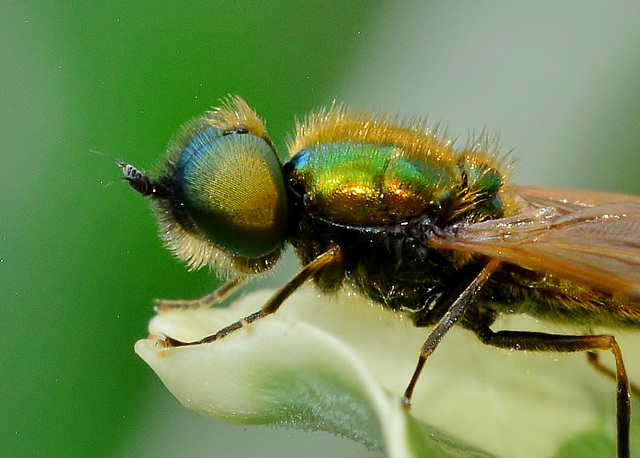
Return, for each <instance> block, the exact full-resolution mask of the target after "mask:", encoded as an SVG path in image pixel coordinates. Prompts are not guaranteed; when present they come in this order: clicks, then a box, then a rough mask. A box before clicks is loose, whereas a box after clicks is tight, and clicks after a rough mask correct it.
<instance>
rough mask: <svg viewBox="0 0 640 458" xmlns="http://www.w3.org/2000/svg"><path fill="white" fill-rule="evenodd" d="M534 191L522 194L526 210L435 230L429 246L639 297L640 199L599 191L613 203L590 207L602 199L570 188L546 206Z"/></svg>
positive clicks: (610, 291)
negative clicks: (581, 196) (582, 197)
mask: <svg viewBox="0 0 640 458" xmlns="http://www.w3.org/2000/svg"><path fill="white" fill-rule="evenodd" d="M526 189H527V190H528V189H531V188H526ZM536 191H537V193H536V195H535V196H533V197H530V195H529V194H527V193H526V192H524V193H522V195H521V197H522V198H523V199H524V201H525V205H524V206H525V207H527V206H528V207H529V209H528V210H527V211H526V213H523V214H521V215H518V216H515V217H510V218H502V219H497V220H490V221H485V222H482V223H477V224H471V225H467V226H459V227H453V228H451V229H447V230H444V231H438V232H436V233H435V234H434V236H433V238H432V239H431V240H430V244H431V245H432V246H434V247H435V248H439V249H450V250H460V251H467V252H468V251H471V252H474V253H479V254H483V255H486V256H489V257H491V258H495V259H499V260H500V261H503V262H507V263H510V264H515V265H518V266H521V267H525V268H527V269H532V270H536V271H541V272H547V273H550V274H554V275H558V276H560V277H563V278H567V279H569V280H572V281H575V282H577V283H581V284H585V285H588V286H590V287H593V288H595V289H597V290H600V291H603V292H607V293H610V294H613V295H616V296H621V297H627V298H628V299H631V300H634V301H638V300H640V199H639V198H637V197H635V196H623V195H620V194H603V195H605V196H607V197H608V198H613V199H614V201H613V202H608V203H603V204H599V205H593V206H589V205H590V203H592V202H601V201H602V199H604V198H603V197H602V196H600V195H599V193H588V194H589V196H588V197H587V198H586V199H585V200H580V199H578V198H577V197H578V193H577V192H575V191H570V192H569V193H570V194H571V195H572V197H571V198H569V199H568V200H564V199H560V198H559V195H558V194H553V195H551V196H550V197H549V198H548V199H547V202H549V205H547V206H545V205H544V203H545V199H544V196H543V194H542V190H541V189H539V188H537V189H536ZM554 191H557V190H554ZM627 199H628V201H625V200H627ZM558 202H560V203H559V204H558ZM585 202H589V203H585Z"/></svg>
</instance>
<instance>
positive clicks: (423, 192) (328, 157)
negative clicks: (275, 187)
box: [285, 142, 456, 226]
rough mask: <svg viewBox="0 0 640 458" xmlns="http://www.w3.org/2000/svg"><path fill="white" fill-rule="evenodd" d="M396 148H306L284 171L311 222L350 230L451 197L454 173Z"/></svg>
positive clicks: (413, 212) (345, 144)
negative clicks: (312, 218)
mask: <svg viewBox="0 0 640 458" xmlns="http://www.w3.org/2000/svg"><path fill="white" fill-rule="evenodd" d="M448 167H449V166H448V164H445V163H444V162H438V161H437V160H436V159H435V158H434V157H430V156H424V157H419V158H417V157H410V156H409V155H407V154H406V152H405V151H404V150H402V149H401V148H398V147H396V146H392V145H391V146H384V145H373V144H357V143H356V144H354V143H348V142H343V143H333V144H328V145H318V146H315V147H311V148H306V149H304V150H302V151H300V152H298V153H297V154H296V155H295V156H293V157H292V158H291V159H290V160H289V162H288V163H287V164H286V166H285V170H287V180H288V181H289V184H290V185H291V186H292V187H293V188H294V189H298V190H303V192H304V193H305V205H306V206H307V209H308V211H310V212H311V213H312V214H314V215H315V216H318V217H321V218H325V219H328V220H331V221H334V222H336V223H339V224H345V225H352V226H380V225H384V224H390V223H391V224H393V223H398V222H401V221H406V220H408V219H411V218H413V217H415V216H418V215H421V214H423V213H424V212H425V211H427V210H429V209H435V208H437V207H438V206H439V204H440V203H442V202H443V201H444V200H445V199H447V198H449V197H450V196H451V193H452V190H453V188H454V187H455V186H456V181H455V180H454V176H455V172H454V171H453V170H451V169H449V168H448Z"/></svg>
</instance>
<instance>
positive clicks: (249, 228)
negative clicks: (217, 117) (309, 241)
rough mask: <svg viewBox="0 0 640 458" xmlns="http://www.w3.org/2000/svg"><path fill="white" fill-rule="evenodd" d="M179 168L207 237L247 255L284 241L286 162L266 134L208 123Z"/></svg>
mask: <svg viewBox="0 0 640 458" xmlns="http://www.w3.org/2000/svg"><path fill="white" fill-rule="evenodd" d="M175 172H176V176H175V177H174V179H175V180H176V184H177V185H178V187H179V188H181V191H182V192H181V193H182V199H183V200H182V203H183V205H184V211H185V212H186V213H187V214H188V215H189V216H190V217H191V219H192V221H193V223H194V224H195V226H196V229H197V230H198V232H200V234H201V236H202V237H203V238H206V239H209V240H211V241H212V242H213V244H215V245H216V246H217V247H219V248H221V249H222V250H224V251H226V252H228V253H231V254H233V255H237V256H241V257H245V258H260V257H262V256H265V255H268V254H270V253H273V252H274V251H276V250H277V249H278V248H279V247H280V246H281V245H282V243H283V241H284V232H285V225H286V216H287V215H286V211H287V210H286V209H287V201H286V191H285V187H284V181H283V178H282V172H281V166H280V162H279V160H278V158H277V156H276V154H275V151H274V150H273V148H272V147H271V145H270V144H268V143H267V142H266V141H265V140H264V139H262V138H260V137H257V136H255V135H252V134H250V133H228V132H224V131H222V130H221V129H219V128H217V127H208V128H205V129H204V130H202V131H201V132H199V133H198V134H197V135H195V137H193V139H192V140H191V141H190V142H189V143H188V144H187V145H186V146H185V148H184V149H183V150H182V152H181V154H180V157H179V158H178V160H177V162H176V164H175Z"/></svg>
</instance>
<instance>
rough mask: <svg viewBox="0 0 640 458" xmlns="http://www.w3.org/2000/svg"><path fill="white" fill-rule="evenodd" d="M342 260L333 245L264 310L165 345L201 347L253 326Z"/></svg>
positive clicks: (272, 298)
mask: <svg viewBox="0 0 640 458" xmlns="http://www.w3.org/2000/svg"><path fill="white" fill-rule="evenodd" d="M341 260H342V249H341V248H340V247H339V246H338V245H333V246H332V247H331V248H329V249H328V250H327V251H325V252H324V253H322V254H321V255H320V256H318V257H317V258H315V259H314V260H313V261H311V262H310V263H309V264H307V265H306V266H304V267H303V268H302V270H300V272H298V273H297V274H296V275H295V276H294V277H293V278H292V279H291V280H289V281H288V282H287V283H286V284H285V285H284V286H282V288H280V289H279V290H278V291H276V292H275V294H274V295H273V296H271V297H270V298H269V300H268V301H267V303H266V304H264V305H263V306H262V308H261V309H260V310H258V311H257V312H254V313H252V314H250V315H247V316H246V317H244V318H242V319H241V320H238V321H236V322H235V323H231V324H230V325H229V326H227V327H225V328H222V329H221V330H220V331H218V332H217V333H215V334H212V335H210V336H207V337H204V338H202V339H200V340H197V341H194V342H182V341H180V340H176V339H173V338H171V337H165V338H164V345H165V347H167V348H169V347H182V346H185V345H200V344H204V343H209V342H214V341H216V340H218V339H222V338H223V337H225V336H227V335H229V334H231V333H232V332H234V331H237V330H238V329H240V328H242V327H243V326H246V325H247V324H251V323H253V322H254V321H256V320H259V319H260V318H264V317H265V316H267V315H271V314H272V313H274V312H275V311H276V310H278V308H280V306H281V305H282V303H283V302H284V301H285V300H286V299H287V298H288V297H289V296H291V294H293V292H294V291H295V290H296V289H298V288H299V287H300V286H301V285H302V284H303V283H304V282H306V281H307V280H308V279H309V278H311V277H313V276H314V275H315V274H316V273H318V272H319V271H320V270H321V269H322V268H323V267H326V266H327V265H329V264H332V263H336V262H341Z"/></svg>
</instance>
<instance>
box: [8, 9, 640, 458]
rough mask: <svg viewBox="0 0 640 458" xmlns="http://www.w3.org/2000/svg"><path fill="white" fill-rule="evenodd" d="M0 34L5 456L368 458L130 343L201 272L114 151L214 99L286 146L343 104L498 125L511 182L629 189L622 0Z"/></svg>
mask: <svg viewBox="0 0 640 458" xmlns="http://www.w3.org/2000/svg"><path fill="white" fill-rule="evenodd" d="M0 43H1V44H2V45H1V46H0V159H1V169H0V170H1V172H0V173H1V175H0V310H1V312H2V319H1V321H0V323H1V325H0V409H1V411H2V415H0V455H2V456H52V457H55V456H94V457H100V456H107V457H112V456H116V457H117V456H154V457H163V456H166V457H169V456H194V457H195V456H228V457H236V456H237V457H240V456H249V455H256V453H257V455H258V456H301V455H302V454H304V456H309V457H311V456H327V455H331V456H379V455H380V454H379V453H377V452H369V451H367V450H366V449H364V448H363V447H361V446H359V445H357V444H352V443H351V442H348V441H346V440H343V439H340V438H336V437H333V436H330V435H328V434H321V433H313V434H312V433H303V432H292V431H288V430H273V429H271V428H268V427H242V426H228V425H222V424H218V423H215V422H212V421H210V420H207V419H205V418H201V417H199V416H197V415H196V414H194V413H192V412H190V411H187V410H186V409H184V408H183V407H182V406H180V405H178V403H177V402H176V401H175V400H173V398H172V397H171V396H170V394H169V393H168V392H166V391H165V390H164V388H163V387H162V386H161V384H160V382H159V381H158V380H157V379H156V377H155V375H154V374H153V373H152V372H151V370H150V369H148V368H147V367H146V365H145V364H144V363H143V362H142V361H141V360H140V359H138V357H137V356H136V355H135V354H134V353H133V343H134V342H135V341H136V340H137V339H139V338H143V337H145V336H146V326H147V322H148V320H149V318H150V317H151V316H152V300H153V298H156V297H164V298H180V297H198V296H201V295H203V294H205V293H207V292H209V291H210V290H211V289H212V288H213V286H214V285H215V282H216V281H215V277H214V276H213V275H212V274H210V273H208V272H198V273H188V272H187V271H186V270H185V269H184V267H183V266H182V265H180V264H179V263H177V262H175V261H174V260H173V259H172V258H171V255H170V254H169V253H168V252H166V251H165V250H164V249H163V248H162V246H161V244H160V243H159V242H158V239H157V237H156V226H155V221H154V218H153V216H152V214H151V212H150V211H149V210H148V208H147V203H146V202H145V201H144V200H143V199H140V198H139V197H138V196H136V195H134V194H133V192H132V191H131V190H130V189H128V186H127V185H126V184H124V183H123V182H122V180H121V172H120V170H119V169H118V168H117V167H116V166H115V165H114V162H113V160H112V159H111V158H110V157H111V156H112V157H116V158H122V159H125V160H127V161H130V162H132V163H134V164H136V165H137V166H139V167H140V168H143V169H149V168H152V166H153V165H154V164H155V163H156V162H157V161H158V158H159V157H160V156H161V155H162V153H163V151H164V148H165V145H166V143H167V141H168V140H169V139H170V138H171V137H172V136H173V135H174V134H175V133H176V132H177V131H178V128H179V126H180V125H181V124H182V123H184V122H185V121H187V120H188V119H190V118H192V117H194V116H196V115H199V114H200V113H202V112H203V111H205V110H206V109H208V108H209V107H210V106H211V105H214V104H216V103H217V102H218V100H219V99H220V98H222V97H225V96H226V95H227V94H240V95H242V96H243V97H244V98H245V99H246V100H247V101H248V102H249V103H250V104H251V105H252V106H254V107H255V108H256V109H257V110H258V112H259V114H260V115H261V116H262V117H263V118H265V119H266V120H267V125H268V129H269V132H270V134H271V136H272V138H273V139H274V141H275V143H276V145H277V146H278V147H279V148H280V149H281V150H283V151H284V144H285V139H286V136H287V134H290V133H291V132H292V129H293V126H294V120H295V118H296V117H302V116H304V115H305V114H306V113H307V112H309V111H310V110H312V109H313V108H317V107H320V106H324V105H327V104H329V103H330V102H331V101H332V100H333V99H337V100H339V101H343V102H346V103H349V104H354V105H357V106H361V107H371V108H379V109H383V110H386V111H389V112H392V113H395V112H401V113H403V114H406V115H409V116H411V115H420V114H428V115H429V117H430V119H431V120H433V121H434V122H435V121H443V122H444V124H445V125H447V126H448V128H449V131H450V132H451V134H452V135H457V136H459V139H460V141H461V143H464V142H465V141H466V140H467V139H468V138H469V136H470V135H473V133H474V132H475V133H478V132H480V131H482V130H483V129H485V130H486V131H488V132H490V133H496V134H500V140H501V144H502V145H503V146H504V148H505V150H508V149H512V148H515V151H514V153H513V156H514V157H517V158H518V162H517V172H516V173H515V175H514V181H516V182H517V183H530V184H541V185H549V186H567V187H576V188H588V189H599V190H607V191H615V192H626V193H635V194H638V193H640V182H639V179H638V177H639V176H640V161H639V159H640V90H639V89H638V88H639V86H638V81H640V51H639V48H638V43H640V5H638V4H637V3H635V2H616V3H597V2H580V3H576V2H572V3H562V4H558V3H557V2H551V1H547V2H536V3H535V4H530V5H528V4H524V3H513V2H506V1H505V2H472V1H467V2H446V3H445V2H420V1H413V2H399V1H398V2H382V1H346V2H345V1H338V0H335V1H323V2H313V3H312V2H297V1H280V2H266V1H238V2H230V1H194V2H186V3H185V2H172V1H160V2H133V3H132V2H125V1H121V0H114V1H110V2H98V3H96V2H49V3H47V2H37V1H29V0H27V1H23V2H14V3H10V2H6V1H5V2H2V5H1V6H0ZM92 151H98V152H101V153H104V154H96V153H93V152H92ZM634 357H635V356H634ZM636 382H637V381H636ZM256 450H257V451H258V452H256Z"/></svg>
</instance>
